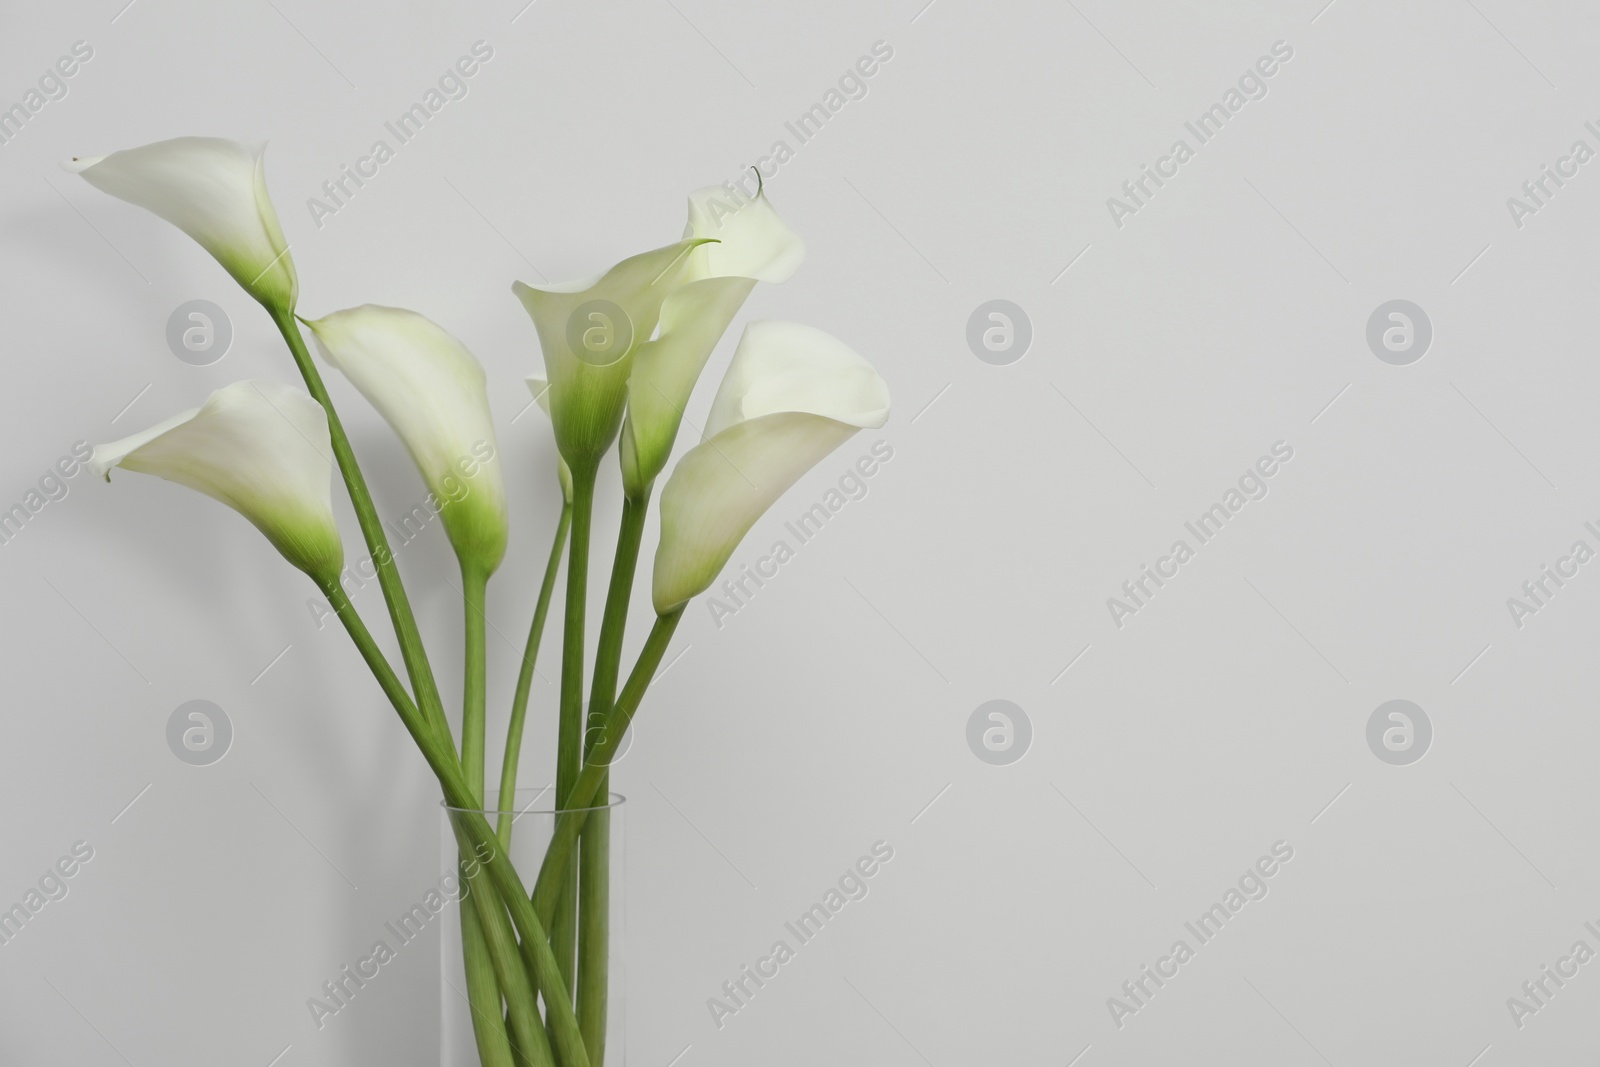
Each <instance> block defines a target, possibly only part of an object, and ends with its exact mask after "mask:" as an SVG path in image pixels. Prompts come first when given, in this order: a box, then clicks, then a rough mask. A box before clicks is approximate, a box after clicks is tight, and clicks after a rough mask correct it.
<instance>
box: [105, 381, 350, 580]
mask: <svg viewBox="0 0 1600 1067" xmlns="http://www.w3.org/2000/svg"><path fill="white" fill-rule="evenodd" d="M332 453H333V448H332V445H331V443H330V441H329V438H328V417H327V414H326V413H325V412H324V411H323V410H322V405H321V404H318V403H317V402H316V401H315V400H313V399H311V397H309V396H307V395H306V394H305V393H303V392H301V391H300V390H299V389H295V388H293V387H292V386H288V385H283V384H281V383H279V382H270V381H259V380H257V381H243V382H235V383H234V384H232V385H229V386H226V387H224V388H222V389H219V390H217V391H216V392H215V393H212V394H211V396H210V397H209V398H208V399H207V400H206V402H205V403H204V404H202V405H201V406H200V407H198V408H195V409H193V410H191V411H185V412H183V413H181V414H179V415H174V416H173V417H172V418H170V419H167V420H165V421H164V422H161V423H158V424H157V425H155V426H152V427H151V428H150V429H148V430H145V431H143V432H141V433H137V434H133V435H132V436H130V437H125V438H123V439H122V440H120V441H113V442H111V443H110V444H104V445H97V446H96V447H95V449H94V453H93V455H92V456H91V457H90V459H89V462H88V467H89V468H90V469H91V470H93V471H94V472H95V473H96V474H99V475H102V476H104V477H106V478H107V479H109V478H110V471H111V468H113V467H122V468H123V469H125V470H130V471H138V472H140V473H143V474H153V475H155V476H156V477H158V478H165V479H166V480H167V481H170V482H177V483H178V484H179V485H185V486H188V487H189V488H190V489H195V490H198V491H199V492H202V493H204V494H206V495H207V496H209V497H211V498H213V499H215V500H220V501H221V502H222V503H224V504H226V505H228V506H229V507H230V508H233V509H234V510H235V511H237V512H238V513H239V514H241V515H243V516H244V517H245V518H247V519H249V520H250V521H251V522H252V523H253V524H255V526H256V528H257V529H259V530H260V531H261V532H262V533H263V534H265V535H266V537H267V540H269V541H271V542H272V544H273V547H275V548H276V549H277V550H278V551H279V552H281V553H283V556H284V558H286V559H287V560H288V561H289V562H290V563H293V564H294V565H295V566H296V567H298V568H300V569H301V570H303V571H305V572H306V573H307V574H309V575H310V576H311V577H312V578H313V579H314V580H316V582H317V583H318V584H319V585H320V586H322V587H323V588H327V587H328V585H329V583H333V584H337V583H338V581H339V572H340V570H341V569H342V568H343V566H344V546H343V544H342V543H341V541H340V539H339V529H338V526H337V525H336V524H335V522H334V518H333V499H332V492H331V488H330V486H331V484H332V480H333V457H332Z"/></svg>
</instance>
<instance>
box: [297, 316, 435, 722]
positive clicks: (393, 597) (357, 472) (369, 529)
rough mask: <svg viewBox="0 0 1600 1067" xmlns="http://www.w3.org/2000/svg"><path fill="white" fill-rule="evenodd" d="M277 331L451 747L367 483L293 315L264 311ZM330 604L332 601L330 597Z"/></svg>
mask: <svg viewBox="0 0 1600 1067" xmlns="http://www.w3.org/2000/svg"><path fill="white" fill-rule="evenodd" d="M268 310H269V311H271V314H272V321H273V322H274V323H275V324H276V325H277V327H278V332H279V333H281V334H283V339H284V342H285V343H287V344H288V346H289V352H290V353H291V354H292V355H293V356H294V362H295V365H296V366H297V367H299V368H300V376H301V377H302V378H304V379H305V383H306V389H307V391H308V392H310V393H311V396H312V398H313V399H315V400H316V402H317V403H319V404H321V405H322V409H323V410H324V411H326V412H327V413H328V436H329V438H330V440H331V441H332V444H333V456H334V459H335V460H336V461H337V462H338V464H339V473H340V475H341V476H343V478H344V484H345V488H346V489H347V490H348V491H349V493H350V503H351V505H352V506H354V508H355V512H356V521H357V522H358V523H359V524H360V526H361V536H362V537H363V538H364V539H365V540H366V543H367V552H368V554H369V555H370V556H371V558H372V562H373V565H374V566H375V567H376V568H377V571H378V585H379V586H380V587H381V588H382V589H383V599H384V601H385V603H387V604H388V607H389V618H390V620H391V621H392V622H393V624H394V632H395V637H396V638H397V639H398V640H399V642H400V655H401V657H402V658H403V659H404V660H405V664H406V674H407V675H408V676H409V677H410V679H411V688H412V691H413V692H415V693H416V695H417V703H418V704H419V705H420V706H421V708H422V711H423V714H424V715H425V716H426V717H427V720H428V723H429V725H430V727H431V728H432V729H433V730H434V732H435V733H437V734H438V735H439V737H440V738H441V739H442V740H443V741H446V742H449V743H450V744H451V746H452V748H453V747H454V742H453V741H452V740H451V738H450V724H449V722H448V721H447V720H446V719H445V715H444V703H443V702H442V701H441V700H440V698H439V685H438V682H436V681H435V680H434V677H433V668H432V666H430V665H429V663H428V653H427V650H426V649H425V648H424V647H423V644H422V634H421V632H420V631H419V630H418V629H417V619H416V616H415V615H414V614H412V611H411V601H410V600H409V599H408V598H407V597H406V589H405V585H404V584H403V583H402V582H401V580H400V569H399V568H398V567H397V566H395V562H394V553H393V552H391V551H390V549H389V538H388V536H387V535H386V534H385V533H384V532H383V522H382V521H381V520H380V519H379V518H378V509H377V508H376V507H375V506H374V505H373V503H372V494H371V493H370V492H369V491H368V490H367V480H366V478H365V477H363V475H362V473H361V467H360V465H359V464H357V463H356V455H355V452H354V450H352V449H351V447H350V439H349V438H348V437H346V436H345V432H344V425H343V424H342V423H341V422H340V421H339V413H338V412H337V411H335V410H334V407H333V398H332V397H330V396H329V395H328V389H327V386H325V385H323V383H322V375H321V374H320V373H319V372H318V371H317V365H316V363H314V362H313V361H312V359H311V353H310V352H309V351H307V349H306V341H305V338H304V337H302V336H301V334H300V327H299V325H298V324H297V323H296V322H295V315H294V312H293V311H292V310H288V309H284V310H276V309H270V308H269V309H268ZM330 602H331V597H330Z"/></svg>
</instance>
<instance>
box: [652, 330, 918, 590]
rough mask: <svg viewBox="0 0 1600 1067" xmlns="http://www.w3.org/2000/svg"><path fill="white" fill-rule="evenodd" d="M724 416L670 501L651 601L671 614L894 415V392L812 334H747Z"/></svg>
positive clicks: (690, 457) (668, 493)
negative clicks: (834, 459) (831, 456)
mask: <svg viewBox="0 0 1600 1067" xmlns="http://www.w3.org/2000/svg"><path fill="white" fill-rule="evenodd" d="M718 410H720V411H721V412H722V415H721V417H720V418H719V421H718V423H717V427H716V429H715V430H714V431H713V430H711V429H710V428H709V427H708V429H707V434H706V438H705V440H704V441H703V442H702V443H701V444H699V445H697V446H696V447H694V448H692V449H690V450H689V451H688V452H687V453H685V454H684V456H683V458H682V459H680V460H679V461H678V465H677V466H676V467H675V468H673V471H672V476H671V477H670V478H669V479H668V480H667V487H666V488H665V489H664V490H662V493H661V543H660V545H659V546H658V548H657V550H656V561H655V574H654V578H653V590H652V595H653V599H654V602H655V608H656V611H657V612H658V613H660V614H665V613H667V612H669V611H672V610H674V609H676V608H678V607H681V606H682V605H683V604H684V603H685V602H687V601H688V600H689V599H690V598H692V597H694V596H697V595H698V594H700V593H701V592H704V591H705V590H706V589H707V588H708V587H709V586H710V585H711V583H712V582H713V581H715V579H716V576H717V574H718V573H719V572H720V571H721V570H722V568H723V566H724V565H725V564H726V563H727V562H728V557H729V556H731V555H732V554H733V551H734V549H735V548H737V547H738V545H739V541H740V540H741V539H742V538H743V537H744V535H745V533H746V532H748V531H749V529H750V527H751V526H752V525H754V524H755V521H756V520H757V519H759V518H760V517H761V516H762V515H763V514H764V513H765V512H766V510H767V508H769V507H771V506H772V504H773V502H774V501H776V500H777V499H778V497H780V496H782V495H783V493H784V492H785V491H786V490H788V488H789V487H790V486H791V485H793V484H794V483H795V482H796V481H797V480H799V478H800V477H801V476H802V475H803V474H805V473H806V471H808V470H810V469H811V468H812V467H813V466H815V465H816V464H817V462H818V461H820V460H821V459H822V458H823V457H824V456H826V455H828V453H830V452H832V451H833V450H834V449H836V448H838V447H839V445H841V444H843V443H844V442H845V441H847V440H849V438H850V437H851V436H852V435H854V434H855V433H856V432H857V431H858V430H860V429H862V428H863V427H869V426H882V425H883V423H884V422H885V421H886V420H887V419H888V417H889V388H888V385H887V384H885V382H884V381H883V379H882V378H881V377H879V376H878V373H877V371H875V370H873V369H872V365H871V364H869V363H868V362H867V361H866V360H864V359H862V358H861V357H860V356H859V355H857V354H856V353H855V352H853V351H851V350H850V349H849V348H848V347H847V346H845V345H844V344H843V342H841V341H839V340H837V339H835V338H833V337H831V336H829V335H828V334H826V333H823V332H822V331H821V330H815V329H812V328H811V327H808V326H799V325H796V324H793V323H782V322H756V323H751V324H750V325H749V326H748V327H746V329H745V332H744V336H743V337H742V338H740V341H739V348H738V350H737V351H736V352H735V353H734V358H733V363H732V365H731V366H730V367H729V369H728V374H727V376H726V377H725V378H724V379H723V382H722V388H721V389H720V390H719V391H718V394H717V400H716V403H715V404H714V406H713V411H714V413H715V412H717V411H718Z"/></svg>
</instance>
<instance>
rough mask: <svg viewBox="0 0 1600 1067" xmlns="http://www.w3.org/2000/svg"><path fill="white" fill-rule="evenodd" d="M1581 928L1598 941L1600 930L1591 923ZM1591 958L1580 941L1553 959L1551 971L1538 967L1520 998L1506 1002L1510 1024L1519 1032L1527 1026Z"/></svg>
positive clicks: (1590, 950)
mask: <svg viewBox="0 0 1600 1067" xmlns="http://www.w3.org/2000/svg"><path fill="white" fill-rule="evenodd" d="M1583 928H1584V929H1585V930H1587V931H1589V933H1590V934H1592V935H1594V937H1596V938H1600V929H1597V928H1596V927H1595V924H1594V923H1592V922H1585V923H1584V924H1583ZM1594 957H1595V951H1594V949H1593V948H1592V947H1590V945H1589V942H1587V941H1585V940H1583V939H1582V938H1579V939H1578V940H1577V941H1574V942H1573V943H1572V948H1571V949H1569V950H1568V952H1567V955H1565V956H1560V957H1558V958H1557V959H1556V965H1555V967H1554V968H1553V969H1552V968H1551V966H1550V965H1549V964H1548V963H1546V964H1542V965H1540V967H1539V973H1538V975H1537V976H1536V977H1534V978H1530V979H1529V980H1528V981H1526V982H1523V983H1522V990H1521V992H1522V996H1520V997H1507V998H1506V1010H1507V1011H1508V1012H1510V1013H1511V1022H1512V1024H1513V1025H1514V1026H1516V1028H1517V1029H1518V1030H1521V1029H1522V1028H1523V1027H1524V1026H1526V1025H1528V1018H1529V1017H1530V1016H1533V1015H1537V1014H1539V1012H1541V1011H1543V1010H1544V1009H1545V1008H1548V1007H1549V1006H1550V1001H1551V1000H1553V999H1555V995H1556V994H1557V993H1559V992H1561V990H1562V989H1563V988H1565V987H1566V984H1567V983H1568V982H1570V981H1571V980H1572V979H1574V978H1576V977H1578V969H1579V968H1580V967H1582V966H1583V965H1584V964H1586V963H1588V962H1589V961H1590V960H1592V959H1594ZM1552 987H1553V988H1552Z"/></svg>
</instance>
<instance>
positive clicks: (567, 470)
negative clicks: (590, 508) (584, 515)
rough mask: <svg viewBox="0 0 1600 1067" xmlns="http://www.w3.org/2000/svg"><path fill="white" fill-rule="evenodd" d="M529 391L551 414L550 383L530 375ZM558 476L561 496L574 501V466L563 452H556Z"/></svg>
mask: <svg viewBox="0 0 1600 1067" xmlns="http://www.w3.org/2000/svg"><path fill="white" fill-rule="evenodd" d="M527 382H528V391H529V392H531V393H532V394H533V399H534V402H535V403H537V404H538V405H539V410H540V411H542V412H544V414H545V417H546V418H549V416H550V383H549V382H547V381H545V380H544V379H543V378H539V377H535V376H533V375H529V377H528V378H527ZM556 477H557V478H559V479H560V481H561V496H562V499H564V500H565V501H566V502H567V503H569V504H570V503H572V468H571V467H569V466H567V461H566V460H564V459H562V458H561V453H559V452H557V453H556Z"/></svg>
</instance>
